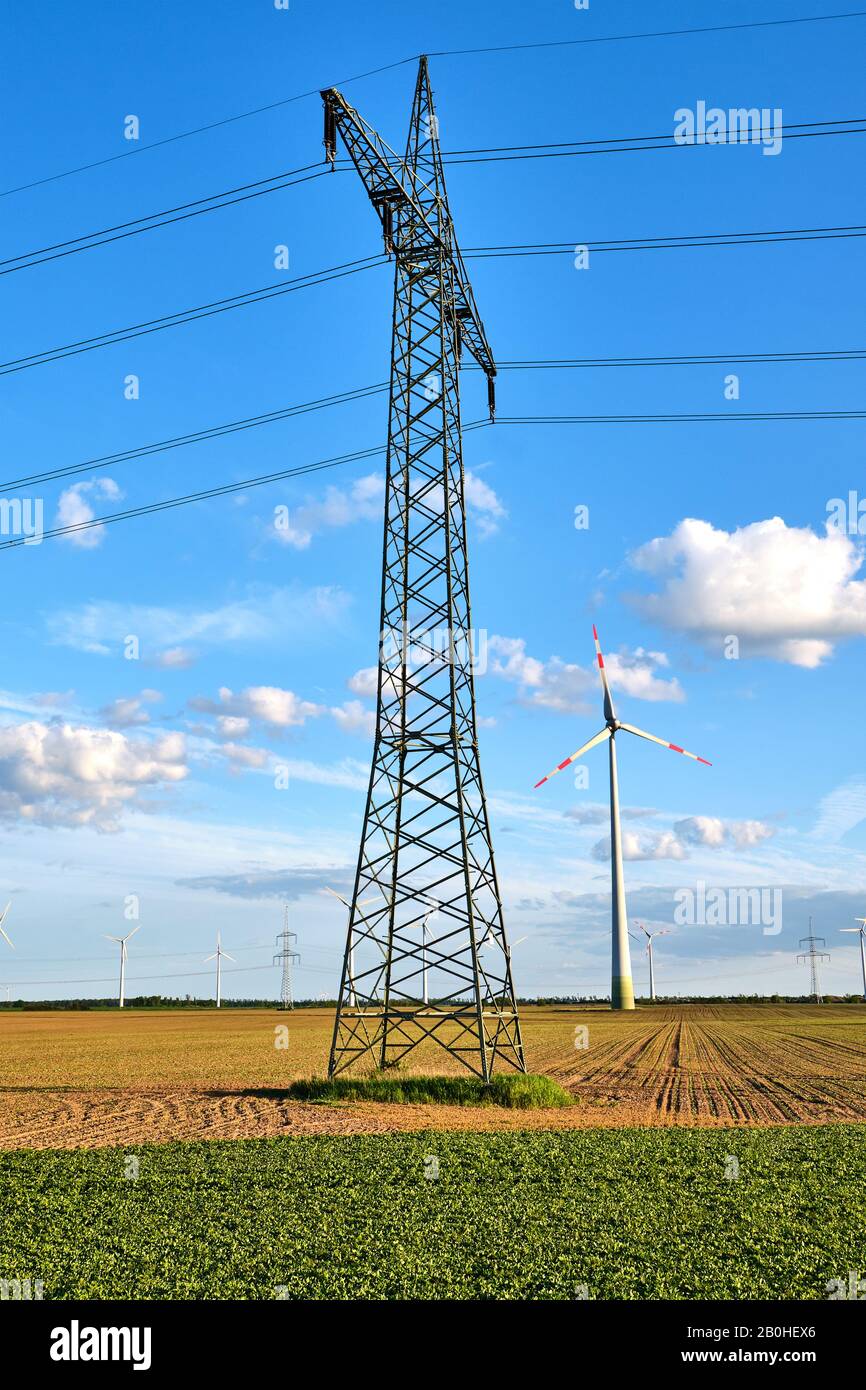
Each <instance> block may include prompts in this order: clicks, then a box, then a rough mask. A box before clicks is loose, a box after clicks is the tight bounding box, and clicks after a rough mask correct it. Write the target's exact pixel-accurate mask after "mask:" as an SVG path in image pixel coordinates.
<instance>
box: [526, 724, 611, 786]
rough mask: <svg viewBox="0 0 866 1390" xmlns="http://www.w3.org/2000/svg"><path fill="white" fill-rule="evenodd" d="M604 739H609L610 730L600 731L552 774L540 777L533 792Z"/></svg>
mask: <svg viewBox="0 0 866 1390" xmlns="http://www.w3.org/2000/svg"><path fill="white" fill-rule="evenodd" d="M606 738H610V729H602V731H601V733H599V734H596V735H595V737H594V738H591V739H590V740H589V742H588V743H584V744H583V745H582V747H580V748H578V750H577V752H576V753H572V755H571V757H570V758H566V760H565V762H564V763H560V764H559V765H558V767H555V768H554V769H553V771H552V772H548V774H547V776H546V777H542V779H541V781H540V782H536V784H535V786H534V787H533V791H536V790H537V789H538V788H539V787H543V786H544V784H545V782H549V781H550V779H551V777H555V776H556V774H557V772H561V771H562V769H563V768H564V767H568V764H569V763H573V762H574V761H575V759H577V758H579V757H581V756H582V755H583V754H584V753H588V752H589V750H590V748H594V747H595V745H596V744H597V743H603V742H604V740H605V739H606Z"/></svg>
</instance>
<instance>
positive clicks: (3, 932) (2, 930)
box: [0, 925, 853, 951]
mask: <svg viewBox="0 0 866 1390" xmlns="http://www.w3.org/2000/svg"><path fill="white" fill-rule="evenodd" d="M852 930H853V928H852ZM0 936H2V937H3V940H4V941H5V942H6V943H7V944H8V945H9V946H11V947H12V950H13V951H14V950H15V942H14V941H12V940H10V938H9V937H8V936H7V935H6V929H5V927H3V926H2V925H0Z"/></svg>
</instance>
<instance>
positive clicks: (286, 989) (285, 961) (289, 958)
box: [274, 906, 301, 1009]
mask: <svg viewBox="0 0 866 1390" xmlns="http://www.w3.org/2000/svg"><path fill="white" fill-rule="evenodd" d="M297 939H298V934H297V932H293V931H289V909H288V906H286V907H285V908H284V909H283V930H282V931H281V932H280V934H279V936H278V937H277V945H278V946H279V948H280V949H279V950H278V951H277V953H276V955H275V956H274V965H282V967H283V976H282V981H281V983H280V1008H281V1009H293V1008H294V1007H295V1001H294V999H293V998H292V966H293V965H297V963H298V961H299V960H300V959H301V957H300V956H299V955H298V953H297V951H296V950H294V949H293V947H292V942H293V941H297Z"/></svg>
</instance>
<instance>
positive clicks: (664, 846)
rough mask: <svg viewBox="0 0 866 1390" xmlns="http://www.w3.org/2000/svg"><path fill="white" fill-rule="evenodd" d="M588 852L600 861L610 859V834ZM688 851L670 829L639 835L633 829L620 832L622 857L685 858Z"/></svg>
mask: <svg viewBox="0 0 866 1390" xmlns="http://www.w3.org/2000/svg"><path fill="white" fill-rule="evenodd" d="M590 853H591V854H592V857H593V859H597V860H599V861H600V862H604V861H605V860H609V859H610V836H609V835H608V836H606V837H605V839H603V840H599V841H598V843H597V844H595V845H593V847H592V849H591V851H590ZM687 856H688V851H687V849H686V847H685V845H684V844H683V842H682V840H680V839H679V838H678V836H676V835H675V834H674V833H673V831H672V830H662V831H659V832H658V834H648V835H639V834H638V833H637V832H636V831H634V830H624V831H623V832H622V857H623V859H685V858H687Z"/></svg>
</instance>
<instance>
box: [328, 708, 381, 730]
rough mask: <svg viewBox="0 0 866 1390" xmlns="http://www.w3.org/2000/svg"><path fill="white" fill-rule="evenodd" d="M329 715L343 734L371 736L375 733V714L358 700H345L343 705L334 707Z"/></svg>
mask: <svg viewBox="0 0 866 1390" xmlns="http://www.w3.org/2000/svg"><path fill="white" fill-rule="evenodd" d="M331 714H332V715H333V717H334V719H335V720H336V722H337V724H338V726H339V727H340V728H341V729H342V730H343V731H344V732H345V733H349V734H369V735H372V734H374V733H375V731H376V715H375V712H374V711H373V710H371V709H367V708H366V706H364V705H362V704H361V701H360V700H347V701H346V702H345V704H343V705H337V706H335V707H334V708H333V709H332V710H331Z"/></svg>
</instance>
